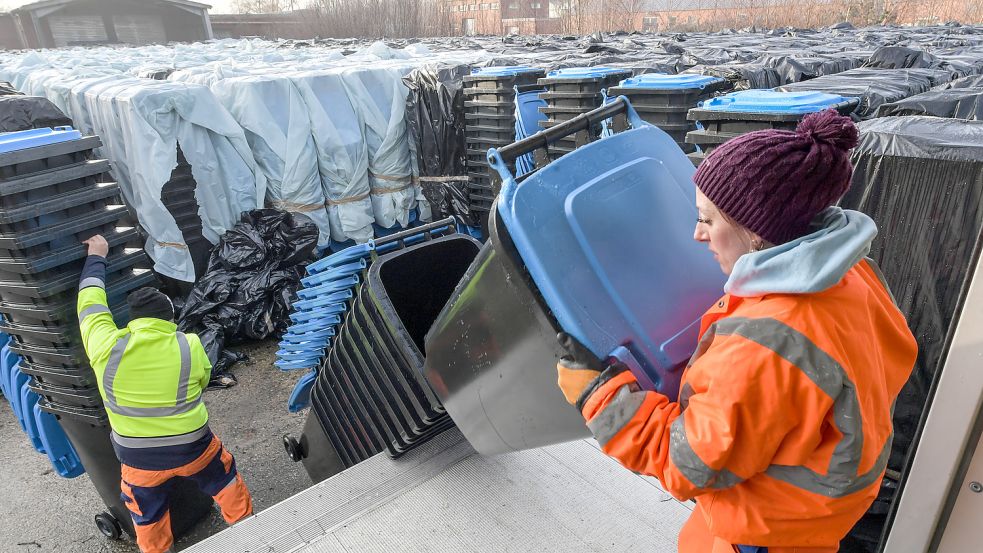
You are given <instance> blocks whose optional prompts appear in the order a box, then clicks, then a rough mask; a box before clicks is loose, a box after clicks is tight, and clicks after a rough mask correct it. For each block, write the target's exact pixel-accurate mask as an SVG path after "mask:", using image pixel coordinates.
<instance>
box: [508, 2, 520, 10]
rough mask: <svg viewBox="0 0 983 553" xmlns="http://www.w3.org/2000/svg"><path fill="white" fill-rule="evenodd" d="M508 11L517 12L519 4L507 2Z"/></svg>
mask: <svg viewBox="0 0 983 553" xmlns="http://www.w3.org/2000/svg"><path fill="white" fill-rule="evenodd" d="M509 9H510V10H517V9H519V3H518V2H509Z"/></svg>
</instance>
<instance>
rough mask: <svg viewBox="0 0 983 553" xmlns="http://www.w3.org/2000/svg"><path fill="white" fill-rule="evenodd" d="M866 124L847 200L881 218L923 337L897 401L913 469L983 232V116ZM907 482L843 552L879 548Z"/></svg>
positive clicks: (883, 251)
mask: <svg viewBox="0 0 983 553" xmlns="http://www.w3.org/2000/svg"><path fill="white" fill-rule="evenodd" d="M859 128H860V144H859V145H858V147H857V148H856V149H855V150H854V155H853V162H854V165H855V171H854V177H853V184H852V187H851V188H850V191H849V192H848V193H847V195H846V196H845V197H844V198H843V200H842V202H841V205H842V206H843V207H845V208H849V209H856V210H859V211H863V212H864V213H867V214H868V215H870V216H871V217H872V218H873V219H874V221H875V222H876V223H877V226H878V228H879V229H880V233H879V234H878V236H877V238H876V239H875V240H874V244H873V247H872V249H871V252H870V256H871V257H872V258H873V259H874V260H875V261H876V262H877V263H878V264H879V265H880V267H881V269H882V270H883V272H884V275H885V278H886V279H887V282H888V285H889V286H890V287H891V290H892V292H893V293H894V296H895V298H896V300H897V302H898V306H899V307H900V309H901V311H902V313H904V315H905V317H906V319H907V321H908V326H909V327H910V328H911V330H912V332H913V333H914V335H915V337H916V339H917V340H918V349H919V351H918V359H917V361H916V363H915V368H914V372H913V373H912V376H911V378H910V379H909V380H908V383H907V384H906V385H905V387H904V389H903V390H902V392H901V395H900V396H899V397H898V400H897V403H896V405H895V411H894V443H893V449H892V452H891V458H890V461H889V463H888V468H889V469H890V471H896V472H897V473H901V474H902V475H903V474H904V473H905V471H906V470H907V466H908V464H909V462H910V461H909V459H908V455H909V454H910V453H911V452H912V451H913V444H914V443H915V442H916V440H917V434H918V431H919V424H920V418H921V417H922V412H923V410H924V409H925V407H926V406H927V402H928V400H929V394H930V390H931V389H932V387H933V382H934V380H935V379H936V378H937V376H938V374H939V372H940V371H941V367H942V364H943V363H944V361H945V355H946V349H947V342H948V340H949V339H950V335H951V333H952V331H953V330H954V327H955V323H956V322H957V320H958V315H959V312H960V310H961V309H962V307H961V301H962V298H963V294H964V293H965V290H964V288H965V287H966V286H967V277H970V276H972V271H973V269H974V267H973V266H971V265H973V263H974V260H975V256H976V255H977V254H976V251H977V248H978V247H979V240H980V236H981V232H983V122H976V121H962V120H958V119H943V118H937V117H918V116H915V117H885V118H879V119H873V120H870V121H866V122H863V123H861V124H860V125H859ZM889 475H890V472H889ZM897 489H898V482H897V480H896V479H894V478H891V477H886V478H885V479H884V483H883V484H882V486H881V493H880V495H879V497H878V499H877V501H875V503H874V506H873V507H872V508H871V510H870V512H868V514H867V515H866V516H865V517H864V519H862V520H861V521H860V523H858V525H857V527H856V528H855V529H854V531H853V532H852V533H851V538H850V540H848V541H849V542H850V547H845V546H844V548H843V549H842V551H865V552H867V551H875V550H876V544H877V543H878V542H879V539H880V536H881V531H882V528H883V527H884V522H885V520H886V518H887V516H888V513H889V510H890V505H891V501H892V500H893V499H894V497H895V492H896V491H897Z"/></svg>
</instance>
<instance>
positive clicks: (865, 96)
mask: <svg viewBox="0 0 983 553" xmlns="http://www.w3.org/2000/svg"><path fill="white" fill-rule="evenodd" d="M951 80H952V74H951V73H949V72H946V71H939V70H935V69H870V68H860V69H851V70H849V71H844V72H843V73H837V74H835V75H826V76H823V77H818V78H815V79H812V80H809V81H804V82H800V83H792V84H788V85H784V86H782V87H781V88H780V90H784V91H807V90H812V91H817V92H828V93H830V94H839V95H841V96H848V97H852V98H860V104H859V105H858V106H857V110H856V111H855V112H854V114H855V115H856V116H857V117H859V118H860V119H869V118H871V117H874V115H875V114H876V113H877V110H878V108H880V107H881V105H883V104H886V103H890V102H896V101H898V100H902V99H904V98H907V97H909V96H914V95H915V94H921V93H922V92H926V91H928V90H930V89H931V88H932V87H934V86H938V85H939V84H943V83H947V82H949V81H951Z"/></svg>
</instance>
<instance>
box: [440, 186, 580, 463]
mask: <svg viewBox="0 0 983 553" xmlns="http://www.w3.org/2000/svg"><path fill="white" fill-rule="evenodd" d="M496 205H497V204H496ZM489 235H490V236H489V240H488V242H486V243H485V245H484V246H483V247H482V249H481V252H480V253H479V254H478V257H477V259H475V261H474V263H473V264H472V265H471V267H470V268H469V269H468V271H467V273H466V274H465V275H464V278H463V279H462V280H461V282H460V283H459V284H458V286H457V289H455V290H454V294H453V295H452V296H451V299H450V301H448V302H447V305H446V306H445V307H444V310H443V311H442V312H441V313H440V315H439V316H438V317H437V321H436V322H435V323H434V325H433V328H432V329H431V330H430V333H429V334H428V335H427V341H426V350H427V359H426V364H425V374H426V376H427V380H429V382H430V384H431V386H432V387H433V389H434V391H436V392H437V395H438V396H439V397H440V401H441V402H442V403H443V404H444V407H445V408H446V409H447V412H448V413H449V414H450V416H451V418H453V419H454V423H455V424H456V425H457V426H458V428H460V429H461V432H462V433H463V434H464V436H465V437H466V438H467V439H468V441H469V442H471V445H472V446H473V447H474V448H475V450H477V451H478V452H479V453H482V454H485V455H491V454H497V453H505V452H508V451H518V450H523V449H531V448H535V447H541V446H545V445H549V444H555V443H561V442H566V441H571V440H576V439H579V438H584V437H588V436H589V435H590V434H589V432H588V431H587V427H586V425H585V424H584V419H583V418H582V417H581V416H580V414H579V413H578V412H577V410H576V409H575V408H573V407H571V406H570V405H568V404H567V403H566V400H565V399H564V397H563V394H562V393H561V392H560V390H559V388H557V385H556V370H555V367H556V362H557V360H558V359H559V357H560V355H562V351H561V349H560V347H559V345H558V344H557V341H556V332H557V330H556V323H555V322H554V321H553V320H552V319H551V318H550V315H549V314H548V311H547V309H546V308H545V306H544V304H543V303H542V300H541V298H540V297H538V294H539V293H538V291H536V288H535V286H534V285H533V284H532V282H531V281H530V280H529V276H528V274H526V273H525V269H524V268H523V265H522V264H521V263H516V261H515V260H516V259H518V254H517V253H516V252H515V249H514V246H513V245H512V242H511V239H510V238H509V236H508V233H507V232H506V231H505V229H504V227H503V225H502V224H501V222H500V220H499V218H498V211H497V209H496V208H495V207H493V208H492V210H491V212H490V217H489Z"/></svg>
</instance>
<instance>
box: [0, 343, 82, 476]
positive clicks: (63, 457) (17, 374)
mask: <svg viewBox="0 0 983 553" xmlns="http://www.w3.org/2000/svg"><path fill="white" fill-rule="evenodd" d="M0 343H2V344H3V347H2V348H0V391H2V392H3V395H4V397H5V398H7V402H8V403H9V405H10V407H11V409H13V411H14V415H15V416H16V417H17V422H18V423H19V424H20V427H21V430H23V431H24V433H25V434H26V435H27V438H28V440H29V441H30V443H31V445H32V446H33V447H34V449H35V450H36V451H37V452H38V453H44V454H46V455H47V456H48V460H49V461H51V467H52V468H53V469H54V471H55V473H57V474H58V475H59V476H62V477H64V478H75V477H76V476H79V475H80V474H82V473H84V472H85V468H83V467H82V462H81V461H80V460H79V457H78V453H76V452H75V448H74V447H72V444H71V442H69V441H68V438H67V437H66V436H65V432H64V431H63V430H62V428H61V426H60V425H59V424H58V420H57V419H55V417H54V415H52V414H51V413H46V412H44V411H42V410H41V408H40V407H39V406H38V400H40V399H41V397H40V396H39V395H37V394H36V393H34V392H33V391H32V390H31V389H30V387H29V386H28V383H29V381H30V377H28V376H27V375H26V374H24V373H23V372H21V370H20V362H21V359H20V357H19V356H18V355H17V354H15V353H13V352H11V351H10V337H9V336H7V335H6V334H0Z"/></svg>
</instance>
